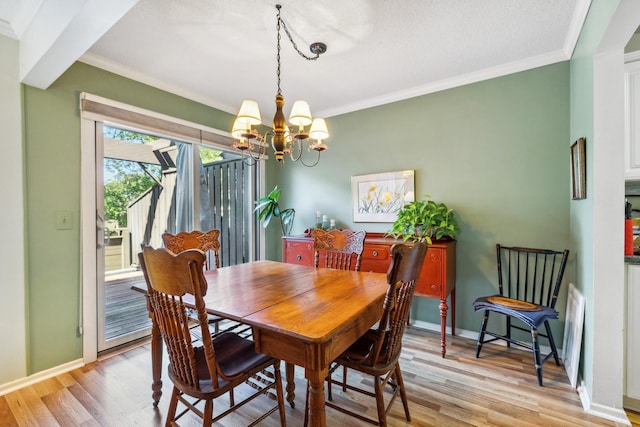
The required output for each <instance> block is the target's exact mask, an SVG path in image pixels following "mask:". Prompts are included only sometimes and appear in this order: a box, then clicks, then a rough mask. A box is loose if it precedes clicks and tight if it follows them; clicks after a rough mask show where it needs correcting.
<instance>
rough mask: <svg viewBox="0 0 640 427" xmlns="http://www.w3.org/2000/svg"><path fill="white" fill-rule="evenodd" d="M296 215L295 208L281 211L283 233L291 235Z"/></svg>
mask: <svg viewBox="0 0 640 427" xmlns="http://www.w3.org/2000/svg"><path fill="white" fill-rule="evenodd" d="M295 217H296V211H295V210H294V209H285V210H283V211H282V212H280V224H281V225H282V234H283V235H285V236H289V235H290V234H291V230H292V229H293V220H294V219H295Z"/></svg>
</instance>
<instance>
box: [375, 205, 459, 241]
mask: <svg viewBox="0 0 640 427" xmlns="http://www.w3.org/2000/svg"><path fill="white" fill-rule="evenodd" d="M425 197H426V199H424V200H416V201H414V202H411V203H409V204H406V205H404V206H403V207H402V209H400V210H399V211H398V217H397V219H396V221H395V222H394V223H393V227H392V228H391V230H389V231H388V232H387V234H388V235H391V236H394V237H395V238H397V239H400V238H401V239H402V240H404V241H405V242H406V241H407V240H412V241H421V240H426V241H427V243H429V244H431V243H432V241H433V240H440V239H446V238H450V239H455V238H456V236H458V235H459V234H460V226H459V225H458V220H457V218H456V215H455V212H454V211H453V209H450V208H449V207H447V205H445V204H444V203H436V202H434V201H433V200H429V198H430V197H431V196H429V195H427V196H425Z"/></svg>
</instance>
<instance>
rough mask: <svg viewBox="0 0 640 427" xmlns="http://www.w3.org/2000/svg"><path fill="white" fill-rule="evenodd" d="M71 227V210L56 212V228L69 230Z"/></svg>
mask: <svg viewBox="0 0 640 427" xmlns="http://www.w3.org/2000/svg"><path fill="white" fill-rule="evenodd" d="M72 228H73V215H72V213H71V211H57V212H56V230H71V229H72Z"/></svg>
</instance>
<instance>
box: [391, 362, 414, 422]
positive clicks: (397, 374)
mask: <svg viewBox="0 0 640 427" xmlns="http://www.w3.org/2000/svg"><path fill="white" fill-rule="evenodd" d="M393 369H394V372H395V373H394V377H395V382H396V387H400V399H402V406H404V416H405V418H406V419H407V421H411V415H410V414H409V401H408V400H407V392H406V390H405V389H404V380H403V379H402V371H401V370H400V363H396V367H395V368H393Z"/></svg>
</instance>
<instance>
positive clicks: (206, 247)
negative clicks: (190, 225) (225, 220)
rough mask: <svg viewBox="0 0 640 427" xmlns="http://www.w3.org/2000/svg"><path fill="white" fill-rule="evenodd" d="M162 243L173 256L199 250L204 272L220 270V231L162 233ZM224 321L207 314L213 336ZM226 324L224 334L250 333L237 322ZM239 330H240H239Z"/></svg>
mask: <svg viewBox="0 0 640 427" xmlns="http://www.w3.org/2000/svg"><path fill="white" fill-rule="evenodd" d="M162 242H163V243H164V247H165V248H167V249H168V250H170V251H171V252H173V253H174V254H179V253H182V252H184V251H186V250H189V249H198V250H201V251H202V252H204V253H205V255H206V256H207V259H206V262H205V269H206V270H212V269H214V268H220V230H217V229H212V230H208V231H199V230H193V231H181V232H179V233H177V234H171V233H163V234H162ZM225 320H227V319H224V318H222V317H219V316H214V315H212V314H209V323H211V324H212V325H213V327H214V330H213V333H214V334H219V333H220V323H222V322H223V321H225ZM226 324H227V326H226V327H225V329H224V331H226V332H230V331H234V330H235V331H236V332H239V333H245V334H250V332H251V328H249V327H247V326H246V325H242V324H240V323H238V322H232V321H229V320H227V321H226ZM240 328H242V329H241V330H240ZM194 336H195V338H196V339H200V338H201V337H200V336H199V334H198V333H197V332H195V333H194Z"/></svg>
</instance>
